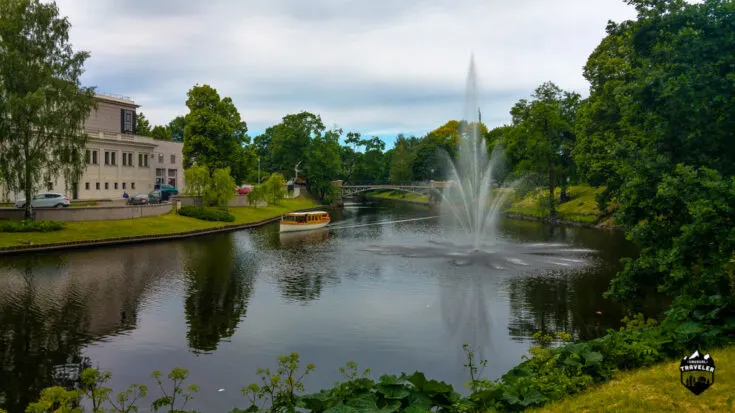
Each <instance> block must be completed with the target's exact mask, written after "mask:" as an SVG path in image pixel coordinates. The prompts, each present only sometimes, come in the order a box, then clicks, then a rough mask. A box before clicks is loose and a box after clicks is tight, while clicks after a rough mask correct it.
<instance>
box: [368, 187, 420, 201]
mask: <svg viewBox="0 0 735 413" xmlns="http://www.w3.org/2000/svg"><path fill="white" fill-rule="evenodd" d="M367 195H368V196H372V197H375V198H384V199H394V200H397V201H411V202H425V203H427V204H428V203H429V197H428V196H427V195H420V194H417V193H413V192H407V191H391V190H382V191H371V192H368V193H367Z"/></svg>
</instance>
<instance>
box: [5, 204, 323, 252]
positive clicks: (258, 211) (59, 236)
mask: <svg viewBox="0 0 735 413" xmlns="http://www.w3.org/2000/svg"><path fill="white" fill-rule="evenodd" d="M316 206H318V204H317V203H316V202H314V201H313V200H311V199H309V198H296V199H284V200H283V201H281V203H280V205H273V204H271V205H268V206H267V207H259V208H254V207H232V208H230V209H229V211H230V213H231V214H232V215H234V216H235V222H229V223H223V222H209V221H200V220H198V219H195V218H188V217H183V216H180V215H177V214H176V212H175V211H171V212H170V213H168V214H165V215H161V216H157V217H146V218H136V219H127V220H119V221H83V222H68V223H67V224H66V228H64V229H63V230H61V231H56V232H47V233H38V232H33V233H27V232H25V233H2V234H0V247H11V246H18V245H27V244H29V243H30V244H35V245H38V244H54V243H64V242H74V241H93V240H103V239H108V238H121V237H134V236H144V235H161V234H175V233H178V232H185V231H193V230H201V229H207V228H215V227H221V226H223V225H239V224H248V223H253V222H257V221H262V220H264V219H268V218H273V217H277V216H279V215H281V214H284V213H287V212H290V211H295V210H298V209H306V208H313V207H316Z"/></svg>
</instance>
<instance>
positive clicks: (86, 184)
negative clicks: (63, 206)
mask: <svg viewBox="0 0 735 413" xmlns="http://www.w3.org/2000/svg"><path fill="white" fill-rule="evenodd" d="M84 189H86V190H87V191H89V182H87V183H85V184H84Z"/></svg>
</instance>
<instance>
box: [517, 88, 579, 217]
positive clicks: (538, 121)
mask: <svg viewBox="0 0 735 413" xmlns="http://www.w3.org/2000/svg"><path fill="white" fill-rule="evenodd" d="M579 103H580V96H579V95H578V94H577V93H574V92H565V91H563V90H561V89H560V88H559V87H558V86H556V85H555V84H553V83H551V82H547V83H544V84H542V85H541V86H539V87H538V88H537V89H536V90H535V91H534V93H533V95H532V100H531V101H528V100H526V99H521V100H520V101H519V102H518V103H516V104H515V105H514V106H513V108H512V109H511V115H512V117H513V130H512V131H511V132H510V138H509V139H508V143H509V145H508V147H507V148H506V149H507V150H509V151H511V152H512V153H513V154H512V157H513V158H514V162H515V168H516V170H520V171H521V172H524V173H536V174H539V175H543V176H545V177H546V186H547V189H548V191H549V195H548V202H549V205H548V207H549V213H550V215H552V216H553V215H555V201H554V191H555V190H556V188H557V187H561V189H562V191H561V199H560V201H562V202H564V201H566V200H567V199H566V185H567V177H569V175H570V172H571V170H572V158H571V153H572V150H573V148H574V145H575V140H576V138H575V133H574V127H575V126H574V122H575V118H576V112H577V109H578V107H579Z"/></svg>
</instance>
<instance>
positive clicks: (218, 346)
mask: <svg viewBox="0 0 735 413" xmlns="http://www.w3.org/2000/svg"><path fill="white" fill-rule="evenodd" d="M434 214H435V213H434V212H432V211H430V210H429V209H427V208H425V207H422V206H415V205H408V204H401V203H391V202H387V203H378V204H371V205H347V206H346V207H345V208H344V210H341V211H332V216H333V218H334V221H335V222H334V223H333V224H332V227H333V228H332V229H327V230H322V231H315V232H308V233H302V234H290V235H286V234H279V233H278V224H277V223H276V224H273V225H268V226H265V227H262V228H259V229H255V230H244V231H238V232H232V233H226V234H218V235H212V236H205V237H200V238H193V239H188V240H182V241H173V242H161V243H152V244H145V245H131V246H121V247H106V248H96V249H89V250H77V251H67V252H49V253H44V254H38V255H34V256H17V257H4V258H0V356H1V357H2V367H3V368H2V370H1V371H0V407H4V408H6V409H7V410H9V411H10V412H11V413H13V412H16V411H17V412H20V411H22V409H23V407H24V406H25V405H26V404H27V403H28V402H29V401H31V400H35V398H36V397H37V396H38V392H39V391H40V389H42V388H44V387H46V386H49V385H50V384H51V377H50V375H51V371H52V369H53V366H55V365H59V364H64V363H67V362H78V361H79V360H80V359H81V358H82V357H88V358H89V360H91V362H92V364H93V365H94V366H95V367H99V368H100V369H104V370H109V371H111V372H112V375H113V379H112V382H111V385H112V387H113V388H114V389H115V391H118V390H122V389H123V387H125V386H127V385H128V384H132V383H142V384H147V385H149V387H150V388H152V385H153V384H154V382H153V381H152V379H151V378H150V373H151V372H152V371H153V370H160V371H162V372H164V374H165V373H168V371H170V370H171V369H172V368H173V367H183V368H186V369H188V370H189V372H190V379H189V381H188V382H190V383H196V384H198V385H199V388H200V391H199V393H198V394H197V395H196V397H195V399H194V400H193V401H192V402H190V404H189V405H188V406H187V407H190V408H196V409H200V410H202V411H229V410H230V409H231V408H233V407H240V408H245V407H247V403H246V399H245V398H244V397H243V396H242V395H241V393H240V389H241V388H242V387H244V386H246V385H247V384H249V383H251V382H254V381H256V380H257V375H256V374H255V372H256V370H257V369H258V368H259V367H271V368H273V367H275V365H276V358H277V357H278V356H279V355H283V354H288V353H291V352H298V353H299V354H300V356H301V360H302V362H303V363H304V364H306V363H314V364H315V365H316V369H315V370H314V371H313V373H312V374H311V375H310V376H307V378H306V379H305V384H306V388H307V391H317V390H319V389H320V388H323V387H326V386H330V385H332V384H333V383H334V381H336V380H338V379H340V375H339V372H338V368H339V367H341V366H344V364H345V363H346V362H348V361H355V362H357V363H358V365H359V366H360V367H361V368H368V367H369V368H370V369H371V370H372V376H373V377H378V376H379V375H381V374H385V373H397V374H398V373H400V372H406V373H409V374H410V373H412V372H414V371H416V370H420V371H423V372H424V373H425V374H426V375H427V377H429V378H434V379H438V380H441V381H446V382H448V383H450V384H452V385H453V386H454V387H455V389H457V390H458V391H464V390H463V386H464V383H465V382H466V381H467V379H468V372H467V371H466V370H465V369H464V367H463V364H464V358H463V357H464V356H463V350H462V344H465V343H467V344H471V345H473V346H475V347H476V349H477V351H478V353H479V355H480V356H481V357H482V358H484V359H487V360H488V362H487V366H486V367H485V369H484V370H483V372H482V374H483V376H485V377H487V378H490V379H496V378H498V377H500V376H501V375H502V374H504V373H505V372H506V371H507V370H508V369H510V368H511V367H513V366H514V365H515V364H517V363H519V362H520V361H521V356H523V355H524V354H527V350H528V348H529V347H530V346H532V345H533V341H532V339H531V336H532V334H533V333H534V332H536V331H538V330H541V329H543V330H545V331H567V332H570V333H572V334H573V335H574V336H575V337H576V338H579V339H590V338H594V337H597V336H600V335H602V334H604V333H605V331H606V330H607V329H609V328H617V327H618V326H619V320H620V318H621V317H622V316H623V315H624V313H623V311H624V309H622V308H621V307H619V306H617V305H614V304H613V303H610V302H607V301H606V300H604V299H603V298H602V293H603V292H604V291H605V290H606V288H607V286H608V283H609V281H610V279H611V278H612V277H613V276H614V275H615V273H616V272H617V271H618V270H620V268H621V264H620V261H619V260H620V258H622V257H628V256H632V255H633V254H635V249H634V248H633V246H632V245H631V244H630V243H628V242H627V241H626V240H625V239H624V237H623V236H622V234H619V233H609V232H602V231H596V230H591V229H584V228H573V227H551V226H546V225H543V224H540V223H536V222H529V221H518V220H503V221H502V222H501V223H500V227H499V232H500V235H501V237H502V238H504V239H507V240H511V241H512V242H518V243H525V244H528V243H542V242H543V243H546V242H550V243H559V242H562V243H568V244H570V245H572V246H574V247H577V248H586V249H593V250H596V252H595V253H594V254H589V256H588V257H586V258H585V259H586V260H587V262H588V265H586V266H584V267H583V268H576V269H568V270H567V269H564V268H562V269H558V268H557V269H554V270H553V271H552V270H548V269H543V270H535V269H534V268H528V269H524V271H520V270H514V271H510V272H507V271H506V272H498V271H493V270H492V269H490V268H488V267H487V266H482V265H465V266H458V265H456V263H452V262H451V260H448V259H446V258H445V257H442V256H437V257H432V256H416V257H410V256H409V257H406V256H401V255H391V254H389V253H388V254H386V253H382V254H379V253H376V252H375V248H376V247H377V248H378V249H380V248H382V249H383V251H384V252H385V250H386V249H387V250H388V252H390V251H389V250H390V246H404V247H405V246H421V245H428V244H427V242H431V241H436V240H441V231H440V228H439V221H438V220H437V219H434V218H433V217H434ZM658 308H659V306H658V305H657V304H656V303H648V305H647V306H644V307H643V309H644V310H645V311H647V312H649V314H653V313H655V312H656V311H657V309H658ZM598 312H600V313H601V314H602V315H599V314H597V313H598ZM151 393H155V391H152V392H151ZM146 407H147V406H146Z"/></svg>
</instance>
